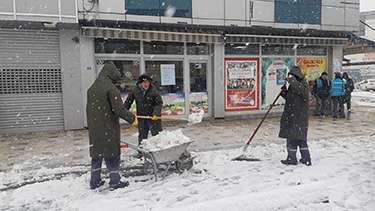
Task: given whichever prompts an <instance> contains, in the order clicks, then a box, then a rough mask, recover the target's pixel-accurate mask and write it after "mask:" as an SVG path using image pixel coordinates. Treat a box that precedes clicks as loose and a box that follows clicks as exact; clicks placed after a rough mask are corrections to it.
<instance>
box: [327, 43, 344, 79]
mask: <svg viewBox="0 0 375 211" xmlns="http://www.w3.org/2000/svg"><path fill="white" fill-rule="evenodd" d="M343 51H344V48H343V46H333V47H332V53H331V54H330V58H329V60H330V62H329V63H330V65H329V66H330V68H329V71H331V72H329V75H330V76H333V74H334V73H335V72H341V71H342V59H343Z"/></svg>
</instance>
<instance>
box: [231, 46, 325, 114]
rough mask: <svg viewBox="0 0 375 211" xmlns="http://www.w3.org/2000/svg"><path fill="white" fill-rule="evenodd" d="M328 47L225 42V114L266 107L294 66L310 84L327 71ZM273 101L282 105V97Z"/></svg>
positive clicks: (252, 110)
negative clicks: (298, 68) (297, 67)
mask: <svg viewBox="0 0 375 211" xmlns="http://www.w3.org/2000/svg"><path fill="white" fill-rule="evenodd" d="M327 49H328V48H327V47H322V46H299V45H279V44H275V45H272V44H267V45H264V44H250V43H227V44H226V45H225V77H224V78H225V113H226V115H227V116H231V115H239V114H252V113H254V112H256V111H259V110H265V109H267V108H268V107H269V105H270V104H271V103H272V102H273V101H274V99H275V97H276V96H277V94H278V93H279V92H280V89H281V87H282V86H283V85H284V84H285V78H286V75H287V73H288V72H289V70H290V69H291V68H292V67H293V66H295V65H298V66H299V67H300V68H301V69H302V71H303V72H304V74H305V75H306V79H307V80H308V81H309V82H310V83H311V82H312V81H313V80H315V79H316V78H317V77H319V76H320V74H321V73H322V72H324V71H327V70H328V66H327V64H328V53H327V52H328V51H327ZM276 104H277V105H282V104H283V99H279V101H278V102H277V103H276ZM279 109H281V107H279ZM275 110H278V108H277V107H276V109H275Z"/></svg>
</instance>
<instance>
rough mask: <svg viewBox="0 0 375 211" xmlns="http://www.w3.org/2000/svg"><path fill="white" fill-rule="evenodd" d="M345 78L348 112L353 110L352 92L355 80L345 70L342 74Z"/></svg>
mask: <svg viewBox="0 0 375 211" xmlns="http://www.w3.org/2000/svg"><path fill="white" fill-rule="evenodd" d="M342 77H343V79H344V80H345V103H346V109H347V111H348V114H349V113H350V112H351V111H352V102H351V101H352V92H353V90H354V82H353V80H352V79H351V78H350V77H349V75H348V73H347V72H344V73H343V75H342Z"/></svg>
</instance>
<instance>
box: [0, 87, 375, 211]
mask: <svg viewBox="0 0 375 211" xmlns="http://www.w3.org/2000/svg"><path fill="white" fill-rule="evenodd" d="M374 108H375V93H373V92H354V93H353V114H352V118H351V119H350V120H345V119H340V120H338V121H332V119H330V118H327V119H324V120H322V119H318V118H315V117H311V118H310V128H309V145H310V150H311V154H312V163H313V165H312V166H311V167H306V166H304V165H301V164H299V165H298V166H284V165H282V164H281V163H280V160H281V159H284V158H285V156H286V152H285V140H282V139H279V138H278V137H277V133H278V130H279V119H278V118H270V119H268V120H266V121H265V123H264V125H263V126H262V128H261V129H260V130H259V132H258V134H257V136H256V137H255V140H254V142H253V143H251V146H250V147H249V149H248V151H249V153H250V154H251V155H252V156H253V157H256V158H260V159H261V161H259V162H234V161H231V159H232V158H234V157H236V156H238V155H240V154H241V149H240V148H239V147H240V146H243V144H244V142H245V141H246V140H247V139H248V138H249V135H250V133H251V132H252V131H253V130H254V129H255V127H256V125H257V123H258V122H259V120H251V119H248V120H215V121H205V122H203V123H200V124H197V125H190V126H183V127H182V128H183V130H182V131H183V133H184V134H185V135H186V136H188V137H189V138H191V139H192V140H193V141H194V143H193V144H192V145H191V150H192V151H194V152H193V153H194V156H196V159H195V165H194V167H193V169H191V170H190V171H187V172H185V173H183V174H181V175H179V174H176V173H172V174H170V175H169V176H168V177H167V178H165V179H164V180H161V181H157V182H155V181H154V180H152V179H151V176H144V175H143V176H142V175H138V174H136V173H134V172H132V171H131V170H135V169H136V168H137V167H140V166H141V165H142V163H141V162H140V161H139V160H137V159H135V158H133V157H132V156H131V155H132V154H134V153H135V152H134V151H131V150H125V151H123V154H122V158H121V160H122V161H123V163H122V170H123V174H125V175H128V176H129V175H131V176H130V177H128V178H127V179H128V180H129V181H130V186H129V187H128V188H126V189H122V190H116V191H113V192H110V191H108V190H103V191H102V192H96V191H91V190H89V185H88V183H89V176H90V175H89V171H90V165H89V159H90V158H89V156H88V139H87V131H68V132H64V133H41V134H29V135H20V136H10V137H7V136H0V160H1V162H0V210H1V211H2V210H17V211H18V210H90V211H91V210H215V211H216V210H369V211H373V210H375V127H374V125H375V109H374ZM180 127H181V125H178V124H177V125H173V126H167V127H166V129H167V130H175V129H178V128H180ZM135 132H136V130H135V128H129V129H124V130H123V131H122V136H123V138H124V140H127V141H134V143H135V142H136V134H135ZM133 139H134V140H133ZM223 149H227V150H223ZM129 169H130V170H129ZM106 180H107V183H106V185H105V187H108V178H106Z"/></svg>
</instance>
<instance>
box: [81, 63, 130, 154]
mask: <svg viewBox="0 0 375 211" xmlns="http://www.w3.org/2000/svg"><path fill="white" fill-rule="evenodd" d="M120 78H121V74H120V72H119V71H118V70H117V69H116V66H115V65H114V64H112V63H109V64H105V65H104V67H103V68H102V70H101V72H100V74H99V77H98V78H97V79H96V80H95V82H94V84H93V85H92V86H91V87H90V88H89V90H88V91H87V105H86V114H87V124H88V129H89V140H90V156H91V157H92V158H100V157H104V158H109V157H114V156H119V155H120V123H119V118H120V117H121V118H122V119H124V120H126V121H127V122H129V123H132V122H134V120H135V116H134V115H133V114H132V113H131V112H129V111H128V110H127V109H125V108H124V107H123V104H122V99H121V96H120V91H119V90H118V89H117V88H116V86H115V84H114V83H116V82H117V81H119V80H120Z"/></svg>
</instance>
